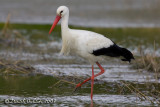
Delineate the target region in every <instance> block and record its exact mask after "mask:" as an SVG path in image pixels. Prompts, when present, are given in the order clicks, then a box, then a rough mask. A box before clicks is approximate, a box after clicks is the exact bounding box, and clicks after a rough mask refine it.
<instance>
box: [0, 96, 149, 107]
mask: <svg viewBox="0 0 160 107" xmlns="http://www.w3.org/2000/svg"><path fill="white" fill-rule="evenodd" d="M150 98H151V99H152V97H150ZM5 99H14V100H23V99H30V100H34V99H37V100H42V101H44V100H54V103H52V104H50V105H54V106H63V105H66V106H86V105H90V97H89V95H83V96H79V95H77V96H57V95H53V96H34V97H27V98H26V97H23V96H22V97H21V96H8V95H0V102H3V101H4V100H5ZM122 104H123V105H126V106H127V105H128V106H136V105H137V106H149V105H151V104H150V102H149V101H140V99H138V97H135V96H133V95H106V94H103V95H94V105H95V106H96V105H97V106H98V105H101V106H105V105H110V106H114V105H115V106H118V105H119V106H120V105H122ZM2 105H4V104H2ZM37 105H38V104H32V106H37ZM43 105H48V104H42V105H41V106H43ZM16 106H22V105H16Z"/></svg>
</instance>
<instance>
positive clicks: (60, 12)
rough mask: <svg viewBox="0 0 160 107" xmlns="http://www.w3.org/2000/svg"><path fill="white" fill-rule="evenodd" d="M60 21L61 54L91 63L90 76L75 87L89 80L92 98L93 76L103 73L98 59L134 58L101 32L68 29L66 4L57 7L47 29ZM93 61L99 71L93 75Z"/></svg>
mask: <svg viewBox="0 0 160 107" xmlns="http://www.w3.org/2000/svg"><path fill="white" fill-rule="evenodd" d="M61 18H62V21H61V33H62V49H61V52H60V53H61V54H63V55H69V54H70V53H74V54H77V55H79V56H81V57H83V58H85V59H86V60H88V61H89V62H90V63H91V64H92V77H90V78H88V79H86V80H84V81H83V82H82V83H79V84H77V86H76V89H77V88H78V87H81V86H82V85H83V84H84V83H86V82H87V81H89V80H92V82H91V99H92V98H93V83H94V77H97V76H99V75H101V74H103V73H104V71H105V70H104V69H103V67H102V66H101V65H100V64H99V61H101V60H103V59H104V58H105V57H106V56H110V57H120V56H122V57H124V59H122V61H129V62H130V61H131V59H134V57H133V55H132V53H131V52H130V51H129V50H127V49H125V48H121V47H119V46H118V45H116V44H115V43H113V42H112V41H111V40H110V39H108V38H106V37H104V36H103V35H101V34H98V33H94V32H91V31H86V30H76V29H70V28H69V27H68V19H69V9H68V8H67V7H66V6H60V7H59V8H58V9H57V16H56V19H55V21H54V22H53V25H52V27H51V29H50V31H49V33H51V32H52V30H53V29H54V27H55V26H56V24H57V23H58V21H59V20H60V19H61ZM94 63H96V64H97V65H98V67H99V68H100V69H101V71H100V72H99V73H98V74H96V75H94V67H93V65H94Z"/></svg>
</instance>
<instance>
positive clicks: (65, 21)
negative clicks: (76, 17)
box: [61, 13, 69, 32]
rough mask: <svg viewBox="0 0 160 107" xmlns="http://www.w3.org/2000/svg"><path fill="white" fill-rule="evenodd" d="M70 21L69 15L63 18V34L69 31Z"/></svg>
mask: <svg viewBox="0 0 160 107" xmlns="http://www.w3.org/2000/svg"><path fill="white" fill-rule="evenodd" d="M68 19H69V13H68V14H66V15H65V16H64V17H63V18H62V22H61V29H62V32H63V31H65V30H68V29H69V28H68Z"/></svg>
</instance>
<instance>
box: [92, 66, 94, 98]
mask: <svg viewBox="0 0 160 107" xmlns="http://www.w3.org/2000/svg"><path fill="white" fill-rule="evenodd" d="M93 70H94V67H93V65H92V77H91V80H92V82H91V100H93V85H94V71H93Z"/></svg>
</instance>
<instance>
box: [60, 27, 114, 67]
mask: <svg viewBox="0 0 160 107" xmlns="http://www.w3.org/2000/svg"><path fill="white" fill-rule="evenodd" d="M62 26H63V25H62ZM65 30H67V31H66V32H67V33H62V38H63V39H62V42H63V44H62V50H61V54H64V55H68V54H69V53H75V54H77V55H79V56H81V57H83V58H85V59H87V60H88V61H89V62H90V63H91V64H94V63H95V62H97V61H100V60H102V59H104V56H94V55H93V54H92V53H93V51H94V50H98V49H101V48H108V47H109V46H111V45H113V42H112V41H111V40H110V39H108V38H106V37H104V36H103V35H101V34H98V33H94V32H91V31H85V30H73V29H69V28H68V29H65ZM62 31H63V30H62ZM66 38H67V39H66Z"/></svg>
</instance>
